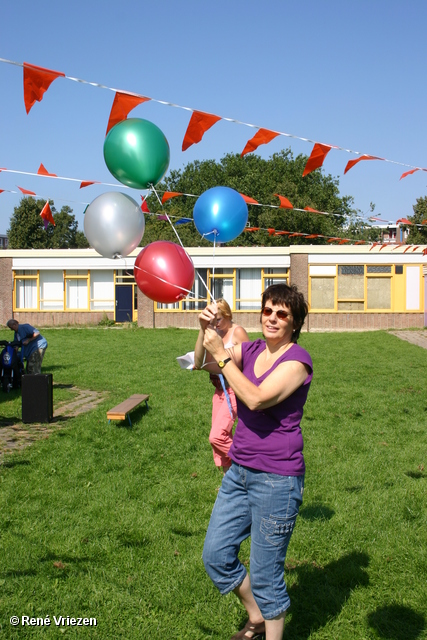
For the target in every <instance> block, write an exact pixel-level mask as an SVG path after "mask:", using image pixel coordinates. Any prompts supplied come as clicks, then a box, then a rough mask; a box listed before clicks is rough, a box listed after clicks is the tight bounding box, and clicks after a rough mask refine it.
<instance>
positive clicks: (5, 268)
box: [0, 258, 13, 325]
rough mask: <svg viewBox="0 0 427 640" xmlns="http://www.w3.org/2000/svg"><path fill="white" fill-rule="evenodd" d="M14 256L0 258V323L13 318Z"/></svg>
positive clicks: (2, 323) (3, 323)
mask: <svg viewBox="0 0 427 640" xmlns="http://www.w3.org/2000/svg"><path fill="white" fill-rule="evenodd" d="M12 291H13V279H12V258H2V259H1V260H0V324H1V325H5V324H6V322H7V321H8V320H10V319H11V318H12Z"/></svg>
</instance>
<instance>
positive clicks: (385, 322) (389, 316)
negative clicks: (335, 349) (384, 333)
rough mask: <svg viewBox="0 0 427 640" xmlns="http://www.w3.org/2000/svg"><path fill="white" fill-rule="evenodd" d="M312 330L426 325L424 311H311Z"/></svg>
mask: <svg viewBox="0 0 427 640" xmlns="http://www.w3.org/2000/svg"><path fill="white" fill-rule="evenodd" d="M309 319H310V331H370V330H378V329H412V328H422V327H423V326H424V315H423V314H422V313H313V312H312V313H310V314H309Z"/></svg>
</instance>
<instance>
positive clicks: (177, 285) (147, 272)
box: [134, 265, 194, 295]
mask: <svg viewBox="0 0 427 640" xmlns="http://www.w3.org/2000/svg"><path fill="white" fill-rule="evenodd" d="M134 268H135V269H139V271H143V272H144V273H146V274H147V275H149V276H151V277H152V278H156V279H157V280H160V282H164V283H165V284H168V285H169V286H170V287H175V288H176V289H180V290H181V291H186V292H187V293H189V294H190V295H194V294H193V292H192V291H191V289H186V288H185V287H181V285H179V284H174V283H173V282H169V281H168V280H164V279H163V278H161V277H160V276H156V275H155V274H154V273H150V272H149V271H146V270H145V269H141V267H137V266H136V265H134Z"/></svg>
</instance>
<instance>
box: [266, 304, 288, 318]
mask: <svg viewBox="0 0 427 640" xmlns="http://www.w3.org/2000/svg"><path fill="white" fill-rule="evenodd" d="M261 313H262V315H263V316H266V317H267V318H269V317H270V316H271V314H272V313H274V311H273V309H270V307H264V309H263V310H262V312H261ZM275 313H276V318H279V320H286V318H289V316H291V317H292V314H291V313H289V311H283V309H278V310H277V311H276V312H275Z"/></svg>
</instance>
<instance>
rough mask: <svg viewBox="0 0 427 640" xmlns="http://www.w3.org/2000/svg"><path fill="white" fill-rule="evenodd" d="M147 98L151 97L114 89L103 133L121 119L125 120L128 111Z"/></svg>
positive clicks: (147, 99) (146, 100)
mask: <svg viewBox="0 0 427 640" xmlns="http://www.w3.org/2000/svg"><path fill="white" fill-rule="evenodd" d="M149 100H151V98H144V96H136V95H135V94H130V93H122V92H121V91H116V95H115V96H114V100H113V106H112V107H111V111H110V118H109V120H108V125H107V131H106V132H105V135H107V133H108V132H109V131H110V129H112V128H113V127H114V125H115V124H117V123H118V122H121V121H122V120H126V118H127V117H128V114H129V112H130V111H132V109H135V107H137V106H138V105H139V104H142V103H143V102H148V101H149Z"/></svg>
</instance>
